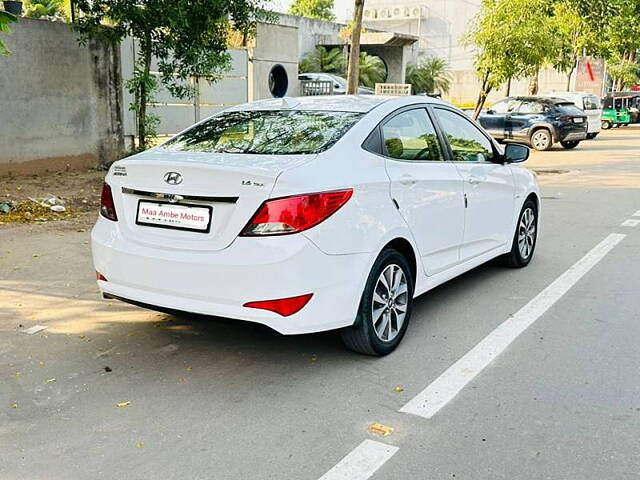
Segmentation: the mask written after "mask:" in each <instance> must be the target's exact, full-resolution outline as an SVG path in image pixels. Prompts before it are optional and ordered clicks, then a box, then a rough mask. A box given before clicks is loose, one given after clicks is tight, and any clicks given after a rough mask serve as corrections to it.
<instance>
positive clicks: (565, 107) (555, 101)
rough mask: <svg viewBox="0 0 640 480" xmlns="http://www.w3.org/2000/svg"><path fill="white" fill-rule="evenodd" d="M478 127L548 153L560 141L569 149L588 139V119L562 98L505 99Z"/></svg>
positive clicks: (483, 116)
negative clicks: (480, 126)
mask: <svg viewBox="0 0 640 480" xmlns="http://www.w3.org/2000/svg"><path fill="white" fill-rule="evenodd" d="M478 120H479V121H480V124H481V125H482V126H483V127H484V128H485V130H487V131H488V132H489V133H490V134H491V135H492V136H493V137H494V138H496V139H497V140H499V141H504V142H518V143H526V144H529V145H531V146H532V147H533V148H535V149H536V150H550V149H551V147H553V144H554V143H556V142H560V145H562V146H563V147H564V148H567V149H571V148H575V147H577V146H578V144H579V143H580V142H581V141H582V140H584V139H586V138H587V116H586V115H585V113H584V112H583V111H582V110H580V109H579V108H578V107H576V106H575V105H574V104H573V103H571V102H568V101H566V100H564V99H562V98H556V97H550V98H541V97H507V98H505V99H503V100H500V101H499V102H497V103H495V104H494V105H493V106H492V107H491V108H490V109H489V110H487V111H486V112H483V113H482V114H481V115H480V118H479V119H478Z"/></svg>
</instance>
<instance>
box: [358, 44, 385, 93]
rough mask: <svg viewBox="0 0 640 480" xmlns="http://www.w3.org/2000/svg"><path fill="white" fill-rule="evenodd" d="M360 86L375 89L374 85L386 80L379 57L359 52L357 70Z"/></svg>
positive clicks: (383, 67) (382, 63)
mask: <svg viewBox="0 0 640 480" xmlns="http://www.w3.org/2000/svg"><path fill="white" fill-rule="evenodd" d="M358 74H359V77H358V78H359V81H360V85H364V86H365V87H375V85H376V83H381V82H384V81H385V80H386V78H387V69H386V67H385V65H384V62H383V61H382V60H381V59H380V57H376V56H375V55H369V54H368V53H366V52H360V63H359V68H358Z"/></svg>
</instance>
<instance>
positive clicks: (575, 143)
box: [560, 140, 580, 150]
mask: <svg viewBox="0 0 640 480" xmlns="http://www.w3.org/2000/svg"><path fill="white" fill-rule="evenodd" d="M560 145H562V148H566V149H567V150H571V149H572V148H576V147H577V146H578V145H580V142H579V141H576V140H569V141H566V142H560Z"/></svg>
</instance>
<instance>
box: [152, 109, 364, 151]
mask: <svg viewBox="0 0 640 480" xmlns="http://www.w3.org/2000/svg"><path fill="white" fill-rule="evenodd" d="M363 115H364V114H362V113H355V112H329V111H302V110H275V111H274V110H269V111H244V112H227V113H222V114H220V115H216V116H214V117H211V118H210V119H208V120H206V121H204V122H202V123H200V124H198V125H195V126H194V127H193V128H190V129H189V130H187V131H186V132H183V133H181V134H179V135H177V136H175V137H174V138H172V139H171V140H169V141H168V142H166V143H165V144H164V145H162V146H161V147H160V148H161V149H163V150H168V151H182V152H211V153H247V154H250V153H258V154H271V155H277V154H281V155H295V154H312V153H318V152H321V151H323V150H326V149H327V148H329V147H331V145H333V144H334V143H336V142H337V141H338V140H339V139H340V137H342V136H343V135H344V134H345V133H346V132H347V130H349V129H350V128H351V127H352V126H353V125H354V124H355V123H356V122H357V121H358V120H359V119H360V118H361V117H362V116H363Z"/></svg>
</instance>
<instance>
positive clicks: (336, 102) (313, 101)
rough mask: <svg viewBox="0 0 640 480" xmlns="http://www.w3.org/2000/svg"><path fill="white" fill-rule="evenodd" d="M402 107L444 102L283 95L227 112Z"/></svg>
mask: <svg viewBox="0 0 640 480" xmlns="http://www.w3.org/2000/svg"><path fill="white" fill-rule="evenodd" d="M387 103H388V104H395V105H394V106H397V107H402V106H405V105H411V104H413V103H422V104H424V103H437V104H446V102H443V101H442V100H439V99H437V98H433V97H428V96H415V95H411V96H402V97H387V96H382V95H317V96H308V97H283V98H269V99H266V100H257V101H255V102H251V103H244V104H241V105H235V106H233V107H231V108H229V109H227V110H226V111H227V112H241V111H246V110H323V111H331V112H357V113H367V112H370V111H371V110H373V109H374V108H376V107H377V106H379V105H382V104H387Z"/></svg>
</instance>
